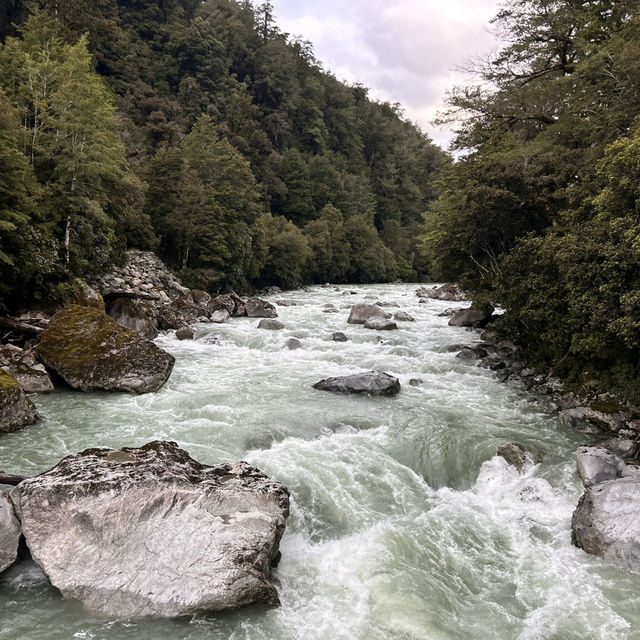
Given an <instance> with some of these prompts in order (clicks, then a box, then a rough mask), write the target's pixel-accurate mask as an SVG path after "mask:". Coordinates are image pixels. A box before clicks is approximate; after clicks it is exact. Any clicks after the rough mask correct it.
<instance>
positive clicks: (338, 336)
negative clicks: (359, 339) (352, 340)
mask: <svg viewBox="0 0 640 640" xmlns="http://www.w3.org/2000/svg"><path fill="white" fill-rule="evenodd" d="M331 340H333V342H347V341H348V340H349V338H347V336H346V335H345V334H344V333H342V331H336V332H335V333H332V334H331Z"/></svg>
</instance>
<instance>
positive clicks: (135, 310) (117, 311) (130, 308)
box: [107, 298, 158, 340]
mask: <svg viewBox="0 0 640 640" xmlns="http://www.w3.org/2000/svg"><path fill="white" fill-rule="evenodd" d="M107 313H108V314H109V316H111V317H112V318H113V319H114V320H115V321H116V322H117V323H118V324H119V325H120V326H121V327H126V328H127V329H132V330H133V331H137V332H138V333H139V334H140V335H141V336H142V337H143V338H147V340H153V339H154V338H155V337H157V335H158V323H157V322H156V320H155V318H152V317H151V316H150V315H149V314H148V313H147V312H146V311H145V309H144V308H143V307H142V306H141V305H140V303H139V302H136V301H135V300H133V299H131V298H116V299H115V300H113V301H110V302H109V305H108V307H107Z"/></svg>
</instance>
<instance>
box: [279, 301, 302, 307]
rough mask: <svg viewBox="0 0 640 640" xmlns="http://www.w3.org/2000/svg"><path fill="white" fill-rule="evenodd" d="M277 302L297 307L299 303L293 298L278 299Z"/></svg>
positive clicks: (282, 305) (283, 305) (280, 305)
mask: <svg viewBox="0 0 640 640" xmlns="http://www.w3.org/2000/svg"><path fill="white" fill-rule="evenodd" d="M276 304H277V305H278V306H279V307H297V306H298V303H297V302H294V301H293V300H276Z"/></svg>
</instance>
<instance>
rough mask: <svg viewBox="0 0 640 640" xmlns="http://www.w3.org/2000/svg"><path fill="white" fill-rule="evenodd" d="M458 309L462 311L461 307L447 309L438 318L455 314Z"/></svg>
mask: <svg viewBox="0 0 640 640" xmlns="http://www.w3.org/2000/svg"><path fill="white" fill-rule="evenodd" d="M423 299H424V298H423ZM458 311H460V309H445V310H444V311H443V312H442V313H439V314H438V318H450V317H451V316H454V315H455V314H456V313H457V312H458Z"/></svg>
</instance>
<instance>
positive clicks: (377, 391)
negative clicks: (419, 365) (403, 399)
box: [313, 371, 400, 396]
mask: <svg viewBox="0 0 640 640" xmlns="http://www.w3.org/2000/svg"><path fill="white" fill-rule="evenodd" d="M313 388H314V389H319V390H321V391H334V392H336V393H365V394H367V395H372V396H394V395H396V394H397V393H399V392H400V381H399V380H398V378H394V377H393V376H390V375H389V374H388V373H384V372H382V371H365V372H363V373H356V374H353V375H350V376H339V377H335V378H325V379H324V380H320V381H319V382H316V384H314V385H313Z"/></svg>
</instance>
